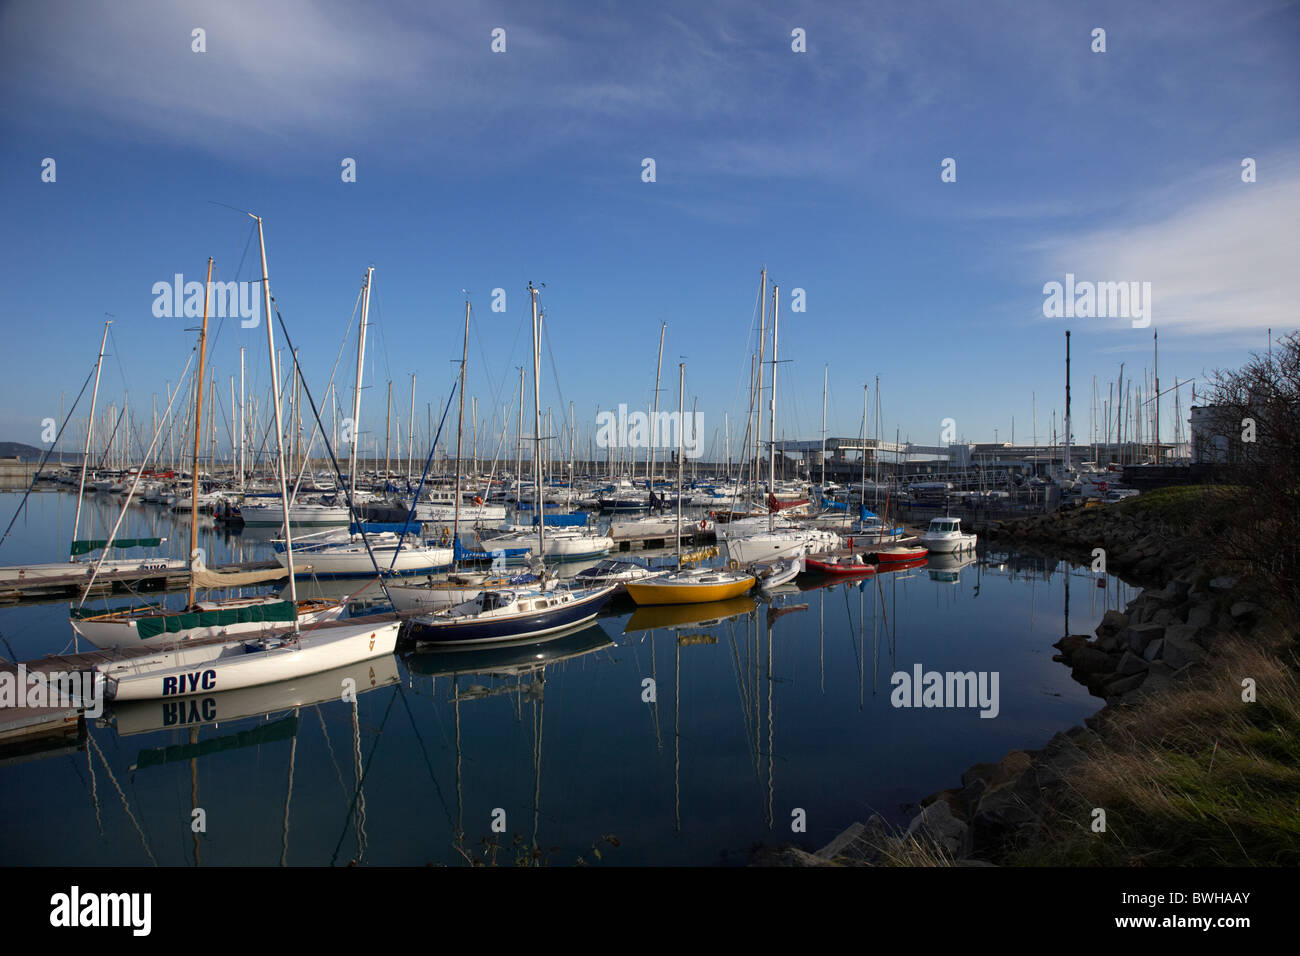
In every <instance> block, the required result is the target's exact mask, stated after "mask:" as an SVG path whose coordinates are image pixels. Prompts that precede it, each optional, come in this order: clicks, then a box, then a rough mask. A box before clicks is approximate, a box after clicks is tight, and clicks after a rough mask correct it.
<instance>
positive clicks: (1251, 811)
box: [1005, 622, 1300, 866]
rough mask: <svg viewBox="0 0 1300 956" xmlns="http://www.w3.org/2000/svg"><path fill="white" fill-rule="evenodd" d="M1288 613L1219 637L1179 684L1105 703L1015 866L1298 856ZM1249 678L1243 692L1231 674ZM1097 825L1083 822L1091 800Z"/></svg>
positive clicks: (1296, 712) (1280, 861) (1297, 707)
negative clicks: (1040, 835)
mask: <svg viewBox="0 0 1300 956" xmlns="http://www.w3.org/2000/svg"><path fill="white" fill-rule="evenodd" d="M1294 630H1295V629H1294V622H1292V624H1291V626H1290V627H1286V628H1284V627H1278V628H1276V629H1275V630H1274V631H1273V632H1271V633H1270V634H1269V635H1268V639H1266V640H1264V641H1262V642H1261V640H1260V639H1259V638H1258V637H1256V638H1255V639H1252V640H1249V641H1247V640H1243V639H1232V640H1226V641H1224V642H1223V643H1222V644H1221V645H1219V646H1218V647H1216V653H1215V654H1214V656H1213V657H1211V658H1210V659H1209V661H1208V662H1207V664H1206V666H1205V668H1204V669H1203V671H1202V672H1201V673H1200V674H1198V675H1197V676H1196V677H1195V678H1194V679H1192V680H1190V681H1188V682H1187V683H1186V684H1185V685H1183V686H1180V687H1178V688H1176V689H1173V690H1171V691H1169V692H1168V693H1165V694H1160V695H1153V696H1152V697H1150V698H1148V699H1146V700H1144V701H1142V702H1141V703H1139V704H1137V705H1135V706H1131V707H1119V708H1112V710H1111V711H1110V712H1108V716H1107V719H1106V720H1105V723H1104V726H1102V727H1101V728H1099V734H1100V739H1099V740H1093V741H1090V742H1088V743H1086V744H1085V745H1084V755H1085V759H1084V760H1083V761H1082V762H1081V763H1080V764H1079V765H1078V766H1077V767H1076V768H1074V769H1073V770H1072V771H1071V772H1070V774H1069V780H1070V788H1069V791H1067V795H1066V797H1065V798H1064V799H1061V800H1058V801H1057V802H1056V805H1055V806H1053V807H1052V808H1051V810H1050V811H1049V813H1048V815H1047V817H1046V819H1045V823H1046V826H1045V828H1044V833H1045V834H1046V838H1045V839H1044V840H1043V842H1042V844H1041V845H1035V846H1030V847H1025V848H1023V849H1021V850H1020V851H1018V852H1016V853H1015V854H1013V856H1012V858H1011V859H1009V860H1007V861H1005V862H1010V863H1023V864H1035V865H1042V864H1076V865H1126V866H1154V865H1175V866H1178V865H1182V866H1268V865H1284V866H1295V865H1297V864H1300V680H1297V670H1296V660H1295V656H1294V655H1295V644H1294V637H1293V634H1294ZM1245 678H1251V679H1253V680H1254V682H1255V695H1256V697H1255V701H1254V702H1253V703H1251V702H1246V701H1243V699H1242V695H1243V693H1244V690H1243V687H1242V681H1243V679H1245ZM1095 807H1100V808H1102V809H1104V810H1105V811H1106V832H1104V833H1094V832H1092V828H1091V824H1092V819H1093V814H1092V811H1093V808H1095Z"/></svg>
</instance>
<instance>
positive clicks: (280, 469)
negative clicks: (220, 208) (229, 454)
mask: <svg viewBox="0 0 1300 956" xmlns="http://www.w3.org/2000/svg"><path fill="white" fill-rule="evenodd" d="M250 215H251V214H250ZM253 218H254V219H256V220H257V245H258V249H259V251H260V252H261V256H262V303H263V306H264V308H265V314H266V349H267V355H268V356H269V357H270V361H271V397H272V399H273V402H272V404H273V405H274V406H275V461H276V469H277V474H278V476H279V479H280V502H281V504H282V505H283V507H284V556H285V563H286V567H287V568H288V571H289V600H290V602H292V604H293V606H294V607H295V608H297V607H298V585H297V582H296V581H295V580H294V576H293V531H292V529H291V527H290V522H289V486H288V484H287V483H286V481H285V476H284V429H283V422H282V421H281V416H280V370H279V367H278V366H277V364H276V361H275V322H274V320H273V318H272V316H273V315H274V313H272V311H271V280H270V278H269V277H268V276H267V274H266V240H265V239H264V238H263V236H262V217H261V216H253ZM293 633H294V634H295V635H296V634H298V615H297V614H295V615H294V617H293Z"/></svg>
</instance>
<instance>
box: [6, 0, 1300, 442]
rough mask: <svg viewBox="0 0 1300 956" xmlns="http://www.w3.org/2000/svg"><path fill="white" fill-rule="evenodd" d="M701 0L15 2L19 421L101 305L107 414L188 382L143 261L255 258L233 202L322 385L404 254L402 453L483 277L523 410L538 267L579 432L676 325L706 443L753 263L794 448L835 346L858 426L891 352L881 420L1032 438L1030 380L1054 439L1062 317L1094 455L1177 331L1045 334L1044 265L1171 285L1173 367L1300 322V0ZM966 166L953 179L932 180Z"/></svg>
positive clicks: (232, 349)
mask: <svg viewBox="0 0 1300 956" xmlns="http://www.w3.org/2000/svg"><path fill="white" fill-rule="evenodd" d="M699 7H700V5H698V4H692V3H661V4H649V5H636V4H630V3H614V2H610V3H582V4H576V3H551V4H545V5H537V4H523V3H493V2H483V3H474V4H457V5H447V6H445V7H444V6H441V5H438V6H431V5H426V4H420V3H388V4H376V5H370V4H351V3H298V2H283V3H276V4H252V3H242V2H234V3H222V4H204V3H194V4H188V3H147V2H126V3H121V4H101V3H91V2H86V3H76V2H57V3H41V2H24V0H17V2H13V3H10V4H8V5H6V6H5V7H4V8H3V10H0V64H3V66H0V168H2V169H3V176H2V177H0V205H2V206H3V208H4V210H5V213H6V214H5V216H4V218H3V223H2V224H0V253H2V254H3V255H2V256H0V270H3V272H2V273H0V275H2V276H3V279H4V283H3V289H4V292H3V298H0V310H2V311H0V315H2V316H3V323H4V327H5V329H6V331H7V332H8V333H9V335H8V342H9V344H10V347H9V349H8V354H7V357H6V358H5V360H4V365H3V369H4V374H3V376H0V439H6V440H17V441H26V442H29V443H31V444H39V438H40V421H41V419H43V418H45V417H55V416H57V414H58V409H59V401H60V395H61V393H67V395H68V396H69V398H70V397H71V396H72V395H74V394H75V393H76V391H77V389H78V388H80V385H81V382H82V380H83V378H84V377H85V375H86V373H87V371H88V370H89V368H90V366H91V364H92V362H93V358H94V354H95V351H96V346H97V344H98V339H99V334H100V331H101V329H102V323H103V321H104V314H105V313H112V314H114V315H115V316H116V319H115V323H114V326H113V337H112V339H111V343H112V346H113V348H112V351H113V355H112V357H110V358H109V359H108V360H106V365H105V376H104V384H103V392H102V393H101V402H104V403H107V402H109V401H117V402H119V403H120V401H121V396H122V393H123V391H124V389H126V390H129V393H130V402H131V404H132V406H133V407H135V408H137V409H139V408H146V409H147V407H148V405H149V403H150V401H151V398H152V396H153V395H154V394H157V395H158V396H159V401H160V402H161V401H162V399H163V394H164V382H165V381H166V380H171V381H172V382H175V380H176V379H177V377H178V376H179V374H180V371H181V369H182V368H183V366H184V364H185V361H186V358H187V356H188V355H189V353H190V352H191V350H192V348H193V345H194V339H195V336H194V334H193V333H190V332H187V331H186V328H187V327H189V326H193V325H195V324H196V323H195V322H193V321H187V320H185V319H174V318H171V319H169V318H157V317H155V316H154V315H153V311H152V307H153V302H154V295H153V293H152V291H151V290H152V287H153V285H154V283H156V282H159V281H170V280H171V278H172V276H173V275H174V274H175V273H182V274H184V276H185V277H186V279H187V280H201V279H202V273H203V269H204V266H205V264H206V261H207V257H208V256H213V257H215V259H216V273H217V276H218V277H219V278H221V279H226V280H230V279H240V280H247V279H254V278H256V277H257V276H256V252H257V250H256V242H255V240H254V242H253V244H252V245H251V246H250V245H249V244H248V240H249V236H250V233H249V225H250V222H251V221H250V220H249V219H248V217H247V216H245V215H243V214H242V213H240V212H238V211H236V210H251V211H254V212H256V213H258V214H259V215H261V216H263V217H264V220H265V228H266V239H267V251H268V259H269V264H270V276H271V287H272V290H273V292H274V293H275V295H276V298H277V300H278V303H279V305H280V308H281V311H282V312H283V314H284V316H285V319H286V321H287V323H288V326H289V330H290V333H291V335H293V337H294V339H295V344H297V345H298V347H299V349H300V352H301V358H302V362H303V365H304V368H305V369H306V371H307V375H308V381H309V384H310V385H311V387H312V389H313V391H314V392H315V394H316V395H317V397H318V399H319V398H320V397H322V396H323V394H324V391H325V387H326V382H327V380H328V377H329V374H330V369H331V366H332V365H333V363H334V360H335V356H336V354H337V353H338V350H339V346H340V343H341V341H342V338H343V335H344V332H345V329H346V328H347V325H348V322H349V319H350V318H351V315H352V312H353V307H354V304H355V302H356V299H357V293H358V289H359V287H360V282H361V277H362V274H363V273H364V271H365V268H366V266H368V265H373V266H374V267H375V274H374V290H375V291H374V298H373V300H372V316H371V317H372V320H373V321H374V322H375V327H374V329H373V331H372V338H371V355H370V359H369V360H368V362H367V378H368V380H369V381H368V384H371V385H375V384H376V383H377V387H376V388H370V389H369V390H368V391H367V392H366V395H365V400H364V407H363V417H362V430H363V431H364V432H366V433H367V434H369V435H371V436H372V440H375V439H378V440H380V441H382V436H383V431H384V423H383V413H384V390H385V387H386V382H387V381H388V380H389V379H390V378H391V379H393V380H394V382H395V383H394V396H395V397H394V405H395V408H396V409H398V410H400V414H401V417H402V418H403V420H404V419H405V417H406V409H407V407H408V404H409V400H410V397H409V388H410V379H409V376H410V373H411V372H416V373H417V382H416V403H417V407H418V410H419V416H420V417H421V418H422V417H423V415H424V407H425V405H426V403H435V404H436V403H437V402H438V401H439V399H440V398H441V397H442V396H445V395H446V392H447V388H448V385H449V384H450V382H451V380H452V378H453V375H454V362H455V361H456V359H457V358H458V357H459V353H460V331H461V321H462V318H461V317H462V310H463V294H462V292H461V290H462V289H468V290H469V292H470V294H471V299H472V302H473V305H474V312H475V322H476V328H477V333H476V335H477V339H476V341H475V343H474V345H473V346H472V348H471V355H470V361H471V366H470V376H471V388H470V394H472V395H476V396H477V397H478V398H479V402H480V414H481V418H483V419H484V420H486V419H487V417H488V414H489V412H488V409H489V408H492V407H495V408H497V409H498V411H497V416H498V419H499V418H500V412H499V408H500V405H501V404H503V403H505V402H507V401H509V400H510V389H511V388H512V387H513V383H514V382H516V381H517V379H516V375H517V373H516V372H514V368H515V367H517V366H519V365H521V364H526V365H529V366H530V367H531V353H530V343H529V340H528V329H527V324H526V318H525V317H526V310H527V296H526V294H525V291H524V290H525V286H526V283H527V282H528V281H529V280H532V281H534V282H537V283H541V282H545V283H546V289H545V290H544V293H543V298H542V302H543V306H544V307H545V308H546V310H547V325H548V337H549V342H550V346H551V348H552V349H553V354H554V369H555V371H556V372H558V382H557V381H556V378H555V376H554V375H553V374H552V372H551V367H552V360H551V358H550V357H549V356H546V357H544V358H543V368H544V369H545V370H546V374H545V375H544V378H543V403H544V404H547V405H552V406H554V407H555V408H556V409H557V414H559V409H560V408H561V407H563V408H564V409H565V413H566V414H567V403H568V402H569V401H572V402H574V403H575V406H576V409H577V417H578V420H579V422H580V423H581V424H582V425H583V426H586V425H590V424H591V423H592V422H593V420H594V417H595V413H596V408H597V406H598V405H599V406H600V407H601V408H610V407H612V406H616V405H617V404H619V403H620V402H626V403H628V404H629V405H633V406H635V405H642V404H644V403H647V402H648V401H650V398H651V393H652V391H653V385H654V364H655V352H656V348H657V344H658V334H659V326H660V323H661V322H667V323H668V329H667V336H666V341H665V346H664V388H665V393H664V395H663V397H662V399H661V402H662V404H663V405H665V406H672V405H673V404H675V401H676V393H677V387H676V386H677V383H676V372H677V363H678V362H679V361H685V362H686V363H687V390H688V398H687V401H688V403H689V402H690V401H691V400H692V399H694V398H698V401H699V409H700V411H701V412H702V413H703V414H704V415H705V423H706V427H705V443H706V446H707V445H709V444H710V443H711V442H712V435H713V430H714V429H715V428H717V429H720V428H721V427H722V423H723V414H724V412H729V413H730V414H731V416H732V420H733V435H736V434H738V433H739V431H740V430H742V429H743V425H741V426H739V427H738V426H736V425H735V421H736V420H737V418H743V416H744V414H745V411H746V408H747V395H746V383H747V376H748V369H749V357H748V356H749V352H750V350H751V349H752V348H753V343H754V332H753V326H754V325H755V323H756V298H757V286H758V273H759V269H760V268H761V267H763V266H766V267H767V268H768V270H769V275H770V276H771V278H772V280H774V281H776V282H779V283H780V284H781V286H782V290H783V302H782V314H781V340H780V358H781V359H782V364H781V366H780V372H779V384H778V395H779V403H778V417H779V424H778V428H779V430H780V431H781V432H782V433H783V434H784V435H786V436H787V437H806V438H814V437H816V436H817V435H818V434H819V433H820V427H821V422H820V419H821V408H820V405H821V384H822V373H823V367H824V366H825V365H826V364H829V369H830V371H829V378H830V390H831V394H830V400H829V406H830V412H829V417H830V422H829V425H828V428H829V430H830V432H831V434H842V435H851V434H857V433H858V430H859V428H860V420H861V414H862V411H861V409H862V385H863V383H865V382H868V381H874V379H875V377H876V376H877V375H879V377H880V382H881V392H882V398H883V407H882V417H883V419H884V422H885V427H886V431H887V432H888V433H890V434H891V435H892V432H893V430H894V429H895V428H897V429H899V431H900V432H901V434H902V436H903V437H904V438H908V437H910V438H911V439H912V440H914V441H918V442H928V443H935V442H937V441H938V440H939V435H940V429H941V421H942V419H944V418H947V417H951V418H953V419H955V421H956V423H957V432H958V434H959V436H960V437H962V438H964V439H969V440H973V441H987V440H992V439H993V438H994V433H995V429H996V430H997V436H998V437H999V438H1000V439H1003V440H1006V439H1009V438H1010V437H1011V427H1012V418H1013V417H1014V419H1015V437H1016V439H1017V440H1018V441H1023V440H1025V439H1027V438H1029V437H1030V431H1031V408H1032V406H1031V403H1035V404H1036V411H1037V419H1038V433H1039V438H1040V439H1042V438H1044V437H1045V436H1046V435H1047V433H1048V431H1049V429H1050V422H1051V415H1052V411H1053V409H1055V410H1056V414H1057V416H1058V419H1059V416H1060V414H1061V410H1062V409H1063V406H1064V394H1063V393H1064V368H1063V360H1064V331H1065V329H1066V328H1067V327H1068V328H1070V329H1071V331H1072V333H1073V334H1072V346H1073V353H1072V358H1073V370H1074V396H1075V429H1074V432H1075V438H1076V440H1077V441H1083V440H1086V438H1087V430H1088V409H1089V406H1090V404H1091V391H1092V381H1093V377H1094V376H1096V379H1097V382H1098V390H1099V392H1100V393H1101V398H1102V399H1104V398H1105V395H1106V390H1107V386H1108V384H1109V383H1110V382H1112V381H1114V380H1115V378H1116V375H1117V373H1118V371H1119V363H1120V362H1125V363H1127V364H1126V370H1125V375H1126V378H1127V377H1129V376H1132V375H1137V376H1138V378H1139V379H1140V377H1141V375H1142V370H1143V368H1144V367H1145V368H1150V366H1151V331H1152V329H1150V328H1148V329H1134V328H1132V324H1131V322H1130V321H1129V320H1128V319H1125V318H1076V319H1073V320H1069V321H1066V320H1063V319H1048V318H1045V317H1044V315H1043V300H1044V295H1043V285H1044V283H1046V282H1050V281H1054V280H1055V281H1061V280H1063V278H1064V276H1065V274H1066V273H1067V272H1071V273H1074V274H1075V275H1077V276H1078V277H1079V278H1080V279H1090V280H1094V281H1129V280H1134V281H1149V282H1151V283H1152V290H1153V297H1154V302H1153V318H1154V321H1153V323H1152V327H1153V328H1155V329H1158V330H1159V332H1160V369H1161V376H1160V377H1161V382H1162V385H1163V386H1166V387H1167V386H1169V385H1171V384H1172V383H1173V381H1174V380H1175V378H1177V379H1178V380H1180V381H1181V380H1183V379H1197V378H1199V377H1201V376H1203V375H1204V374H1205V373H1206V372H1208V371H1209V370H1211V369H1213V368H1215V367H1220V366H1234V365H1237V364H1240V362H1241V361H1243V360H1244V359H1245V358H1246V357H1247V356H1248V354H1249V353H1250V352H1251V351H1253V350H1263V349H1264V348H1265V347H1266V343H1267V332H1266V329H1267V328H1269V327H1272V328H1273V330H1274V337H1276V336H1277V335H1278V334H1280V333H1281V332H1284V331H1290V330H1292V329H1295V328H1296V327H1297V325H1298V324H1300V323H1297V321H1296V310H1295V306H1294V296H1295V292H1294V276H1295V275H1296V274H1297V272H1298V271H1300V270H1297V268H1296V266H1297V261H1298V260H1300V256H1298V255H1297V252H1298V251H1300V250H1298V249H1297V239H1296V225H1295V224H1296V222H1298V221H1300V100H1298V98H1297V95H1296V93H1297V90H1298V89H1300V82H1298V81H1300V55H1298V54H1300V9H1298V7H1297V4H1296V3H1294V2H1279V0H1253V2H1252V0H1247V2H1232V3H1205V2H1177V3H1150V4H1141V5H1135V4H1132V3H1089V4H1078V5H1068V6H1067V5H1060V4H1029V3H996V2H995V3H980V4H970V3H965V2H954V3H947V2H937V3H884V4H871V5H866V4H860V3H843V4H835V3H807V4H801V3H786V4H763V3H758V4H754V3H746V2H721V3H715V4H709V5H707V7H706V8H705V9H700V8H699ZM196 27H201V28H203V29H204V30H205V31H206V37H205V39H206V52H203V53H195V52H193V51H192V49H191V46H192V39H191V31H192V30H193V29H194V28H196ZM498 27H500V28H503V29H504V30H505V31H506V51H505V52H504V53H493V52H492V51H491V49H490V45H491V42H492V36H491V34H492V31H493V29H495V28H498ZM1098 27H1100V28H1103V29H1105V31H1106V51H1105V52H1104V53H1097V52H1093V50H1092V49H1091V47H1092V45H1093V43H1094V41H1093V38H1092V31H1093V30H1094V29H1095V28H1098ZM795 28H800V29H803V30H804V31H806V38H807V39H806V46H807V52H805V53H795V52H793V51H792V49H791V44H792V40H791V31H792V30H794V29H795ZM46 157H50V158H53V159H54V160H55V161H56V164H57V166H56V175H57V178H56V181H55V182H53V183H48V182H42V180H41V170H42V160H43V159H44V158H46ZM345 157H350V158H353V159H355V160H356V168H357V176H356V182H354V183H344V182H342V180H341V176H340V164H341V161H342V160H343V159H344V158H345ZM645 157H652V158H653V159H654V160H655V163H656V181H655V182H653V183H646V182H643V181H642V175H641V174H642V160H643V159H644V158H645ZM946 157H952V158H954V159H955V160H956V164H957V165H956V171H957V179H956V182H951V183H945V182H941V180H940V171H941V167H940V164H941V162H942V160H943V159H944V158H946ZM1245 157H1250V158H1252V159H1254V160H1255V162H1256V170H1257V181H1256V182H1254V183H1243V182H1242V177H1241V163H1242V160H1243V158H1245ZM218 204H225V205H218ZM228 207H235V209H231V208H228ZM241 263H242V265H241ZM498 287H499V288H504V289H505V290H506V293H507V298H506V302H507V310H506V312H505V313H493V312H492V311H491V303H492V298H491V296H492V290H493V289H494V288H498ZM796 287H797V288H801V289H803V290H804V291H805V296H806V311H805V312H802V313H795V312H791V311H790V304H791V300H790V298H789V295H788V294H787V293H788V291H789V290H791V289H794V288H796ZM240 345H243V346H245V348H246V349H247V356H248V357H247V365H248V370H249V372H248V383H247V388H248V392H249V394H250V395H251V394H257V393H258V392H259V390H261V391H263V392H264V390H265V389H266V387H267V383H268V381H269V373H268V368H267V356H266V339H265V330H264V329H262V328H257V329H240V328H238V327H237V326H236V325H235V324H233V323H229V322H227V323H226V324H225V325H224V326H223V327H222V328H221V329H220V332H219V334H218V335H216V336H215V340H214V342H213V344H212V350H211V355H210V358H209V363H210V368H211V369H212V372H213V373H214V374H215V375H216V376H217V378H218V381H219V391H220V392H221V394H222V396H223V401H224V403H225V404H228V403H229V399H228V395H229V377H230V376H231V375H234V374H237V371H238V348H239V346H240ZM352 349H353V346H352V345H351V344H349V345H348V347H347V350H346V352H345V356H344V359H343V360H342V361H341V362H340V366H339V372H338V374H337V384H338V386H339V387H340V389H342V390H343V391H344V392H349V391H350V389H351V385H352V377H353V372H352V369H353V365H354V362H355V359H354V353H353V352H352ZM786 360H788V361H786ZM503 383H506V384H505V385H504V387H503ZM1035 395H1036V400H1035V399H1034V396H1035ZM1182 398H1183V404H1184V414H1185V412H1186V405H1187V401H1188V399H1189V398H1190V392H1189V391H1188V390H1187V389H1184V390H1183V394H1182ZM1171 405H1172V403H1171V402H1168V401H1167V402H1166V405H1165V410H1166V417H1165V426H1164V427H1165V428H1166V430H1167V431H1169V432H1171V431H1172V427H1173V416H1172V408H1171ZM872 415H873V417H874V411H873V413H872ZM512 418H513V415H512ZM496 427H498V428H499V424H498V425H497V426H496ZM219 431H220V429H219Z"/></svg>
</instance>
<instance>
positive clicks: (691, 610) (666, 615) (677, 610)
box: [623, 596, 756, 634]
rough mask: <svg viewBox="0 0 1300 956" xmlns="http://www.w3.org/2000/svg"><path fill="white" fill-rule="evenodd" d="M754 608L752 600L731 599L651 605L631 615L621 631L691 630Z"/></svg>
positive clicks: (629, 632) (625, 632)
mask: <svg viewBox="0 0 1300 956" xmlns="http://www.w3.org/2000/svg"><path fill="white" fill-rule="evenodd" d="M755 607H756V604H755V601H754V599H753V598H752V597H748V596H742V597H733V598H731V599H730V600H727V601H710V602H709V603H707V604H652V605H648V606H646V607H639V608H637V609H636V610H635V611H633V612H632V616H631V617H630V618H628V622H627V624H626V625H625V626H624V628H623V633H624V634H631V633H633V632H634V631H649V630H652V629H654V628H661V627H694V626H699V625H702V624H705V623H709V622H717V621H725V620H726V619H727V618H731V617H737V616H738V615H741V614H748V613H750V612H751V611H753V610H754V608H755Z"/></svg>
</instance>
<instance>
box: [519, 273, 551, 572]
mask: <svg viewBox="0 0 1300 956" xmlns="http://www.w3.org/2000/svg"><path fill="white" fill-rule="evenodd" d="M528 297H529V299H530V300H531V301H532V307H533V429H534V431H535V434H534V435H533V485H534V486H535V488H536V492H537V494H536V498H537V559H538V560H539V561H540V562H541V563H542V569H543V570H544V569H545V567H546V512H545V511H543V510H542V477H541V474H540V473H539V472H538V467H539V466H540V465H541V461H542V351H541V331H542V330H541V322H540V320H539V319H538V317H537V289H535V288H533V284H532V282H529V283H528ZM522 409H523V402H520V410H521V411H522ZM539 580H540V578H539Z"/></svg>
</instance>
